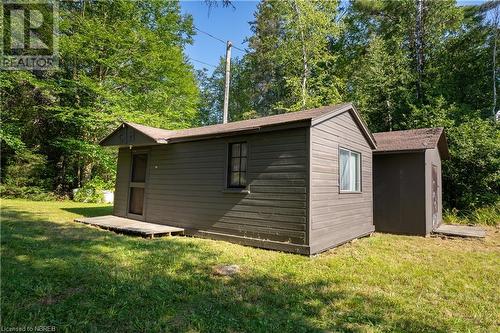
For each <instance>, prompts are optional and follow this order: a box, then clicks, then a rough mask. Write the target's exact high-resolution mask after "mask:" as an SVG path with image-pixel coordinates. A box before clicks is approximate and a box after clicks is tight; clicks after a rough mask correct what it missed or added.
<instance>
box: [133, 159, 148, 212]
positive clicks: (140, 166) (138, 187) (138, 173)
mask: <svg viewBox="0 0 500 333" xmlns="http://www.w3.org/2000/svg"><path fill="white" fill-rule="evenodd" d="M147 167H148V154H147V153H144V152H141V153H132V166H131V173H130V174H131V176H130V183H129V203H128V216H129V217H131V218H135V219H140V220H143V219H144V206H145V204H144V192H145V189H146V178H147V170H148V168H147Z"/></svg>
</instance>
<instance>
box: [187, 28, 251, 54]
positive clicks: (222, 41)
mask: <svg viewBox="0 0 500 333" xmlns="http://www.w3.org/2000/svg"><path fill="white" fill-rule="evenodd" d="M194 28H195V30H197V31H199V32H201V33H203V34H205V35H207V36H209V37H212V38H213V39H215V40H217V41H219V42H221V43H222V44H224V45H226V42H227V41H225V40H223V39H222V38H219V37H217V36H214V35H212V34H211V33H209V32H206V31H203V30H201V29H199V28H198V27H194ZM233 48H234V49H236V50H239V51H241V52H245V53H246V51H245V50H243V49H241V48H239V47H237V46H234V45H233Z"/></svg>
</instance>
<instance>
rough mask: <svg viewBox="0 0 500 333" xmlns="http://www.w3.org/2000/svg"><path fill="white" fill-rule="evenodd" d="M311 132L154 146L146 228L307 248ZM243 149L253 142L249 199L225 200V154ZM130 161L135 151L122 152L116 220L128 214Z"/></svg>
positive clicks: (239, 196)
mask: <svg viewBox="0 0 500 333" xmlns="http://www.w3.org/2000/svg"><path fill="white" fill-rule="evenodd" d="M307 132H308V130H307V129H306V128H295V129H287V130H280V131H275V132H267V133H259V134H251V135H243V136H237V137H231V138H219V139H209V140H203V141H194V142H186V143H175V144H167V145H156V146H151V147H150V148H149V151H150V153H149V158H150V160H149V162H148V168H149V179H148V183H147V185H146V190H145V206H146V207H145V211H146V216H145V220H146V221H148V222H153V223H159V224H168V225H173V226H178V227H183V228H187V229H192V231H193V232H196V233H197V234H200V232H201V233H213V235H214V236H217V237H218V236H220V235H234V236H239V237H251V238H257V239H261V240H271V241H279V242H290V243H293V244H298V245H302V246H305V245H306V229H307V213H306V210H307V207H306V198H307V186H306V184H307V181H308V149H307V144H306V139H307V137H306V133H307ZM241 141H246V142H248V155H249V156H248V174H247V178H248V181H247V183H248V184H249V185H248V187H247V188H248V189H249V191H250V193H230V192H229V193H228V192H227V191H226V189H225V187H226V168H227V155H228V151H227V147H228V143H229V142H241ZM141 149H142V148H141ZM127 153H128V154H129V155H130V151H126V150H120V158H119V167H118V169H119V172H118V176H117V189H116V191H117V194H118V195H117V197H116V200H115V212H117V213H118V214H120V213H122V212H123V209H124V208H123V207H122V206H123V203H125V206H126V196H124V195H123V193H127V191H128V190H127V189H126V187H127V186H128V185H127V184H128V177H129V175H128V174H127V173H126V172H125V170H128V169H127V168H129V164H130V158H128V159H127V157H126V156H125V155H126V154H127ZM126 164H128V165H127V166H125V165H126ZM124 188H125V189H124ZM125 210H126V208H125ZM118 214H117V215H118ZM207 235H208V234H207ZM252 245H256V246H259V244H252ZM260 245H262V246H263V247H269V246H266V245H265V244H260ZM287 250H291V249H287Z"/></svg>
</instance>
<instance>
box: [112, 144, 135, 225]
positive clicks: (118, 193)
mask: <svg viewBox="0 0 500 333" xmlns="http://www.w3.org/2000/svg"><path fill="white" fill-rule="evenodd" d="M130 161H131V150H130V149H129V148H120V149H119V150H118V164H117V168H116V181H115V195H114V205H113V214H114V215H116V216H120V217H127V205H128V183H129V179H130Z"/></svg>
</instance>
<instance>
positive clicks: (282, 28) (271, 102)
mask: <svg viewBox="0 0 500 333" xmlns="http://www.w3.org/2000/svg"><path fill="white" fill-rule="evenodd" d="M337 7H338V3H337V2H336V1H314V2H311V1H301V0H296V1H295V0H290V1H263V2H262V3H260V4H259V5H258V9H257V12H256V14H255V19H256V20H255V22H253V23H252V31H253V32H254V35H253V36H252V37H250V39H249V46H250V53H249V54H248V58H249V66H250V68H252V69H253V70H252V75H253V76H252V78H253V80H252V81H253V83H254V85H255V86H256V93H257V95H258V96H256V97H255V98H254V100H257V101H258V102H257V104H256V111H257V112H258V114H261V115H267V114H274V113H281V112H289V111H296V110H301V109H305V108H309V107H315V106H319V105H325V104H331V103H335V102H338V101H340V90H341V87H342V81H341V80H340V79H339V78H338V77H337V76H336V75H335V71H334V68H333V66H334V62H335V55H334V54H332V53H331V52H329V46H330V45H331V42H332V40H333V39H334V38H336V37H337V36H338V34H339V32H340V30H339V25H338V23H337V21H336V15H337Z"/></svg>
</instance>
